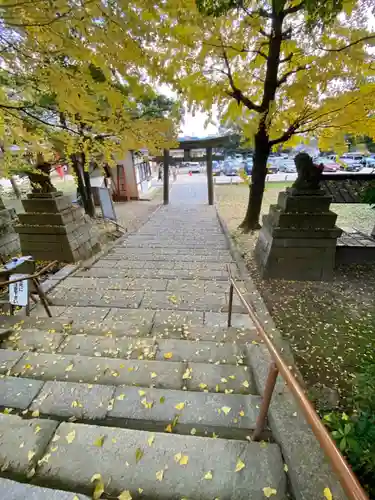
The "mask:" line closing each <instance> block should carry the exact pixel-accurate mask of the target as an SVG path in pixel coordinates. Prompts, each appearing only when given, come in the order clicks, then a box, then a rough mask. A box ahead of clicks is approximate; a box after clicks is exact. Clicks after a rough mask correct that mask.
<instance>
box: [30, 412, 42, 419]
mask: <svg viewBox="0 0 375 500" xmlns="http://www.w3.org/2000/svg"><path fill="white" fill-rule="evenodd" d="M39 415H40V412H39V410H34V411H33V412H32V414H31V416H32V417H34V418H38V417H39Z"/></svg>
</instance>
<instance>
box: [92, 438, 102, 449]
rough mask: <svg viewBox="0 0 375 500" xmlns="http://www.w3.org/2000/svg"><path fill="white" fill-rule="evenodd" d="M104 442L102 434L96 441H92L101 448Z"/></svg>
mask: <svg viewBox="0 0 375 500" xmlns="http://www.w3.org/2000/svg"><path fill="white" fill-rule="evenodd" d="M103 443H104V436H100V438H98V439H97V440H96V441H94V446H97V447H98V448H101V447H102V446H103Z"/></svg>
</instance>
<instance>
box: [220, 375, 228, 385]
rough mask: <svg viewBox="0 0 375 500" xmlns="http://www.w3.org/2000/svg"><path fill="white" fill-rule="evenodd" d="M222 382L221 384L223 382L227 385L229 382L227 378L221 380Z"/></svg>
mask: <svg viewBox="0 0 375 500" xmlns="http://www.w3.org/2000/svg"><path fill="white" fill-rule="evenodd" d="M220 381H221V382H223V384H226V383H227V382H228V380H227V379H226V378H224V377H222V378H221V379H220Z"/></svg>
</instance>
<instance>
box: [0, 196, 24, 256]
mask: <svg viewBox="0 0 375 500" xmlns="http://www.w3.org/2000/svg"><path fill="white" fill-rule="evenodd" d="M15 218H16V215H15V211H14V210H13V209H11V210H8V209H7V208H5V205H4V203H3V200H2V199H1V197H0V255H1V258H2V259H3V260H4V261H6V260H8V258H9V257H12V256H14V255H15V254H17V253H19V252H20V251H21V247H20V240H19V237H18V234H17V233H16V232H15V230H14V228H13V219H15Z"/></svg>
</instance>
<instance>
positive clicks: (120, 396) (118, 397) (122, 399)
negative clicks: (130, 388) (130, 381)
mask: <svg viewBox="0 0 375 500" xmlns="http://www.w3.org/2000/svg"><path fill="white" fill-rule="evenodd" d="M124 398H125V394H120V395H119V396H117V398H116V399H118V400H119V401H124Z"/></svg>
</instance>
